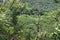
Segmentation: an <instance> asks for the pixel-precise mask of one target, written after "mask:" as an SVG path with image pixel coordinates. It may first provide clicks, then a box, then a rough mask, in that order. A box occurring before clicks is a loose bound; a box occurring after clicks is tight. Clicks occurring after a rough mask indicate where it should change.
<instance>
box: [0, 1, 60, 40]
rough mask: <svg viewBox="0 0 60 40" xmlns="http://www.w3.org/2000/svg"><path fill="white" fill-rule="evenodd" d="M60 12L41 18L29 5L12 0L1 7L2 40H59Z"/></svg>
mask: <svg viewBox="0 0 60 40" xmlns="http://www.w3.org/2000/svg"><path fill="white" fill-rule="evenodd" d="M8 5H9V6H8ZM59 12H60V10H56V11H53V12H49V13H44V15H41V16H40V15H37V13H38V11H37V9H36V10H34V9H32V8H30V7H28V4H27V3H22V2H20V3H19V2H18V1H16V0H10V1H8V2H7V3H6V4H5V5H3V6H1V7H0V40H59V38H60V37H59V36H60V28H59V27H60V21H59V20H60V13H59ZM38 14H40V13H38Z"/></svg>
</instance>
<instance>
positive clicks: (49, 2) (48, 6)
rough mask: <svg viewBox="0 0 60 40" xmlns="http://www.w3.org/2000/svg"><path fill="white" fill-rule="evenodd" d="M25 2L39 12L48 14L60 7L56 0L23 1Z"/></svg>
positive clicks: (59, 2)
mask: <svg viewBox="0 0 60 40" xmlns="http://www.w3.org/2000/svg"><path fill="white" fill-rule="evenodd" d="M22 1H23V2H28V3H29V6H31V7H32V8H34V9H35V8H37V9H38V10H41V11H44V12H47V11H52V10H55V9H57V8H59V7H60V1H59V0H57V1H58V3H56V2H55V1H54V0H22Z"/></svg>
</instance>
